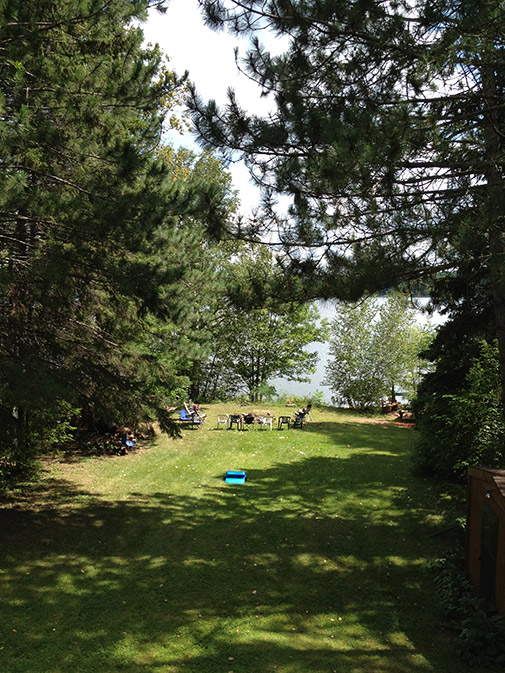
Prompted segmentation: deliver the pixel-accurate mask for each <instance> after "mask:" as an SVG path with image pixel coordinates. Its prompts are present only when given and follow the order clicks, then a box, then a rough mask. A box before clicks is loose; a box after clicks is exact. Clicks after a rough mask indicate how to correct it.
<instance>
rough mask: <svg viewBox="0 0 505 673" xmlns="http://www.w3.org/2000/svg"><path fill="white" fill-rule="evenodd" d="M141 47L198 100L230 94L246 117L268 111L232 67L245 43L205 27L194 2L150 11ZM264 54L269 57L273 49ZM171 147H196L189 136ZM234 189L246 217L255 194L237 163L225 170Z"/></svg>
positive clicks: (220, 99)
mask: <svg viewBox="0 0 505 673" xmlns="http://www.w3.org/2000/svg"><path fill="white" fill-rule="evenodd" d="M142 28H143V31H144V35H145V39H146V41H147V42H152V43H158V44H159V45H160V47H161V48H162V50H163V52H164V53H165V54H166V56H167V57H168V58H169V66H170V67H171V68H172V69H173V70H175V72H176V73H177V74H179V75H182V74H183V73H184V72H185V71H186V70H187V71H188V72H189V78H190V80H191V81H192V82H194V83H195V84H196V87H197V90H198V92H199V94H200V95H201V97H202V98H203V99H204V100H210V99H214V100H216V102H217V103H219V104H224V103H225V102H226V100H227V99H226V92H227V90H228V88H232V89H234V90H235V91H236V93H237V99H238V101H239V103H240V104H241V105H242V106H243V107H244V108H245V109H246V110H248V111H249V112H252V111H254V112H258V113H265V112H268V110H270V109H272V104H271V103H269V102H268V99H267V98H261V97H260V95H259V87H257V86H256V85H255V84H254V83H253V82H251V81H250V80H249V79H248V78H247V77H246V76H245V75H243V74H241V73H240V72H239V70H238V68H237V65H236V63H235V52H234V50H235V47H238V48H239V52H240V53H241V54H245V52H246V49H247V40H246V39H245V38H239V37H237V36H234V35H230V34H228V33H227V32H225V31H219V32H216V31H213V30H211V29H210V28H208V27H207V26H205V23H204V20H203V17H202V14H201V11H200V8H199V6H198V2H197V0H170V3H169V5H168V9H167V11H166V13H165V14H160V13H158V12H156V11H152V12H151V14H150V18H149V20H148V21H147V23H145V24H143V26H142ZM269 48H270V49H271V50H272V51H273V50H274V48H275V43H274V42H273V41H272V42H271V43H270V44H269ZM169 140H170V142H171V144H174V145H178V144H182V145H184V146H185V147H189V148H190V149H193V150H195V151H198V146H197V144H196V142H195V140H194V138H193V136H192V135H191V134H189V133H188V134H185V135H184V136H183V137H181V136H179V135H176V134H173V135H171V136H170V138H169ZM229 170H230V173H231V174H232V178H233V182H234V187H235V189H237V190H238V191H239V195H240V199H241V203H242V207H241V210H242V212H243V213H244V214H247V213H249V212H250V211H251V209H252V208H253V207H254V206H255V205H256V204H257V202H258V192H257V190H256V188H255V187H254V185H252V183H251V181H250V178H249V173H248V171H247V169H246V167H245V166H244V165H243V164H242V163H234V164H231V165H230V167H229Z"/></svg>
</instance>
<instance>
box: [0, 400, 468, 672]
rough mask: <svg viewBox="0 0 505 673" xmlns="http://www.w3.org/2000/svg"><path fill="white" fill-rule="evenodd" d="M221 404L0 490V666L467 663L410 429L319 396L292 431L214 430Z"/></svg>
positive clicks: (158, 668) (423, 666)
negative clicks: (230, 481)
mask: <svg viewBox="0 0 505 673" xmlns="http://www.w3.org/2000/svg"><path fill="white" fill-rule="evenodd" d="M223 409H224V407H221V406H217V405H215V406H210V407H208V408H207V409H205V411H206V412H207V413H208V419H207V421H206V423H205V425H204V427H203V428H201V429H199V430H191V429H186V430H184V437H183V439H182V440H169V439H168V438H166V437H159V438H158V439H157V440H156V442H155V443H154V445H150V446H147V447H145V448H143V449H140V450H139V451H136V452H135V453H130V455H128V456H115V457H107V458H103V457H102V458H81V459H77V460H73V461H54V462H49V463H48V464H47V465H46V467H45V471H44V476H43V479H42V481H41V482H40V484H38V485H37V486H36V487H35V489H32V490H28V491H26V492H22V491H19V492H17V493H16V494H14V497H15V499H11V500H10V501H8V502H5V503H4V506H3V508H2V509H0V526H1V527H0V541H1V551H0V600H1V605H2V608H1V621H0V670H1V671H2V673H28V672H29V673H116V672H124V673H213V672H216V673H228V672H229V671H233V673H267V672H273V671H277V672H278V673H333V672H334V671H336V672H338V673H406V672H407V671H408V672H409V673H424V672H426V671H433V672H436V673H453V671H454V670H459V671H465V670H466V669H465V666H464V665H463V664H462V663H461V662H460V661H458V660H457V659H455V657H454V655H453V653H452V650H451V644H450V638H449V636H448V634H446V633H445V632H444V629H443V628H442V627H441V624H440V620H439V618H438V616H437V609H436V605H435V601H434V598H433V596H432V586H431V575H430V570H429V568H428V560H429V558H430V557H432V556H433V555H436V554H437V553H438V551H439V550H438V549H437V546H438V545H440V544H442V542H443V536H430V535H431V534H432V533H434V532H435V531H437V530H441V529H443V528H444V527H446V526H447V521H444V513H443V512H441V511H439V509H438V505H439V499H440V497H441V495H440V493H438V492H437V491H436V489H435V487H434V485H433V484H432V482H430V481H429V480H424V479H422V478H418V477H413V476H412V474H411V471H410V469H411V466H410V454H411V449H412V444H413V440H414V436H415V432H414V431H413V430H412V429H411V428H407V427H402V426H398V425H395V424H393V423H384V422H378V421H377V422H370V421H368V422H364V421H363V419H360V418H358V417H355V416H352V415H349V414H346V413H343V412H342V413H338V412H335V411H331V410H319V409H315V410H314V411H313V413H312V417H313V420H312V422H310V423H309V424H308V425H307V426H306V427H304V428H303V430H293V429H291V430H286V429H284V430H282V431H277V430H273V431H270V430H264V431H261V430H248V431H244V432H239V431H237V430H235V429H234V430H231V431H226V430H224V429H222V428H221V429H220V430H217V429H216V425H215V417H216V414H217V413H218V412H220V411H223ZM227 410H228V411H232V410H233V407H232V406H228V407H227ZM275 412H276V413H279V412H282V413H285V412H286V410H285V409H277V410H275ZM228 469H245V470H246V471H247V474H248V481H247V483H246V484H245V485H243V486H237V485H235V486H234V485H227V484H225V483H224V482H223V479H222V478H223V474H224V472H225V471H226V470H228Z"/></svg>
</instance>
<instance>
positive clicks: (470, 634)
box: [433, 547, 505, 670]
mask: <svg viewBox="0 0 505 673" xmlns="http://www.w3.org/2000/svg"><path fill="white" fill-rule="evenodd" d="M433 568H434V570H435V572H436V574H435V587H436V591H437V597H438V601H439V605H440V609H441V611H442V614H443V616H444V617H445V619H446V620H447V622H448V625H449V626H450V627H451V628H452V629H453V630H454V631H455V633H456V636H455V640H454V646H455V650H456V652H457V654H458V656H459V657H461V659H463V660H465V661H466V662H468V663H469V664H479V665H485V666H488V667H493V668H494V667H496V668H500V669H501V670H502V669H503V664H504V663H505V618H503V617H502V616H501V615H500V614H498V612H497V610H496V607H495V606H494V605H491V604H488V603H487V602H486V601H484V600H483V599H482V598H478V597H477V596H476V595H475V589H474V587H473V585H472V584H471V583H470V581H469V580H468V578H467V576H466V572H465V567H464V554H463V549H462V548H460V547H458V548H457V549H454V550H452V551H451V552H449V553H448V554H447V555H446V556H445V557H444V558H442V559H438V560H437V561H435V562H434V563H433Z"/></svg>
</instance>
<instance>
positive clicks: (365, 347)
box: [325, 295, 430, 411]
mask: <svg viewBox="0 0 505 673" xmlns="http://www.w3.org/2000/svg"><path fill="white" fill-rule="evenodd" d="M427 338H430V333H429V330H423V329H422V328H421V327H419V326H418V325H417V324H416V322H415V314H414V310H413V309H412V307H410V306H409V304H408V298H407V297H405V296H401V295H391V296H389V297H388V298H387V299H386V300H385V301H384V303H382V304H380V303H379V301H378V300H377V299H368V300H364V301H361V302H359V303H356V304H340V305H339V306H338V309H337V313H336V316H335V319H334V321H333V323H332V334H331V338H330V351H329V352H330V360H329V362H328V366H327V372H326V379H325V384H326V385H328V386H329V387H330V388H332V390H333V391H334V392H335V395H336V400H337V402H338V403H340V404H342V403H345V404H349V405H350V406H352V407H355V408H358V409H361V410H362V411H364V410H372V409H376V408H378V407H380V404H381V400H382V399H383V398H384V397H389V396H394V392H395V390H399V389H401V390H402V392H404V391H406V392H407V394H408V395H409V396H410V397H411V396H412V395H413V393H414V392H415V390H416V387H417V383H418V379H419V377H420V372H421V371H422V369H423V364H422V360H421V359H420V358H419V353H420V352H421V350H422V349H423V347H424V345H425V343H426V339H427Z"/></svg>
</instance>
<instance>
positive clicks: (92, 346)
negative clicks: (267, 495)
mask: <svg viewBox="0 0 505 673" xmlns="http://www.w3.org/2000/svg"><path fill="white" fill-rule="evenodd" d="M151 6H153V3H152V2H151V0H135V2H130V1H129V0H112V1H111V2H107V3H105V4H103V3H100V2H96V0H63V1H61V2H60V1H58V2H57V1H55V0H48V1H47V2H38V1H35V0H27V1H26V2H23V3H19V2H17V1H16V0H7V2H4V3H1V5H0V53H1V54H2V58H1V59H0V108H1V115H0V165H1V166H2V170H1V171H0V223H1V236H0V298H1V301H0V404H1V409H0V411H1V413H2V418H3V419H4V425H3V428H2V432H3V434H4V436H6V437H9V438H10V439H9V440H8V441H7V440H5V441H4V442H3V445H2V447H1V448H0V456H5V460H7V461H8V462H9V463H11V462H12V460H15V461H16V462H17V464H18V465H19V466H20V465H21V464H22V463H23V462H29V461H31V460H32V458H33V455H34V453H36V452H37V451H38V450H44V449H45V447H46V445H47V442H49V443H51V442H52V441H54V440H55V439H57V437H58V436H60V435H58V432H59V429H61V427H62V418H63V417H64V416H65V413H63V417H62V416H61V410H62V408H63V407H62V405H67V406H69V407H71V408H77V407H79V408H81V409H82V415H83V418H82V419H81V422H83V423H86V424H88V425H89V426H90V427H93V426H94V425H96V424H97V423H98V422H100V421H104V420H105V421H117V422H125V421H126V422H128V423H129V424H130V425H134V424H135V423H137V422H140V421H142V420H155V419H158V420H160V421H161V422H162V425H163V427H165V428H167V429H170V427H171V422H170V420H169V419H167V418H166V413H165V412H166V409H167V407H168V406H169V405H170V404H171V403H173V402H174V401H176V400H178V399H180V398H181V397H185V396H186V392H185V391H186V389H187V387H188V385H189V379H188V378H187V377H186V376H185V369H186V368H187V364H188V362H189V361H191V359H192V358H193V357H195V355H196V353H198V351H199V350H201V349H203V348H205V344H206V343H207V342H208V340H209V337H210V334H209V329H208V316H206V315H205V312H204V311H200V312H198V311H195V304H197V302H198V300H199V298H201V297H202V296H205V292H206V291H207V290H208V289H209V288H210V287H211V286H212V284H213V283H214V279H215V273H214V268H213V264H212V260H210V259H208V258H205V259H204V256H203V255H202V249H203V248H204V246H205V239H206V237H205V235H204V227H205V225H206V224H209V228H211V227H210V223H212V227H213V228H218V227H219V223H220V221H221V219H222V218H224V217H226V214H227V213H228V212H229V209H230V208H231V200H230V198H229V194H228V193H227V184H228V183H227V182H226V179H224V180H220V178H219V169H220V167H221V166H220V165H219V166H218V167H216V166H215V165H213V164H212V162H211V160H210V159H208V158H207V159H206V161H207V168H208V170H207V173H208V172H209V171H210V170H211V169H212V170H213V171H214V172H213V177H212V179H208V180H205V179H204V178H205V175H204V173H205V172H204V170H203V168H202V169H200V168H198V170H197V168H196V167H195V171H196V172H197V173H198V175H196V176H195V177H194V178H192V179H191V176H190V179H186V180H182V179H181V176H180V174H179V173H178V172H177V171H176V170H175V167H174V165H173V164H170V163H169V162H168V160H165V159H164V158H163V156H161V157H160V151H159V148H160V144H161V138H162V133H163V128H164V126H163V123H164V119H165V118H167V117H168V116H169V113H170V107H169V106H170V104H171V103H170V101H172V102H173V101H176V100H177V97H178V94H179V92H180V88H181V87H182V86H183V84H182V83H181V82H180V81H179V80H178V79H177V78H176V77H175V76H174V74H173V73H170V72H169V71H168V70H167V68H166V65H165V62H164V59H163V58H162V56H161V53H160V51H159V49H158V47H147V48H146V47H144V45H143V34H142V31H141V29H140V28H139V21H142V20H143V19H145V17H146V14H147V10H148V8H149V7H151ZM202 162H203V163H205V162H204V160H202ZM197 163H198V162H197ZM190 168H191V166H190ZM216 176H217V177H216ZM209 291H210V290H209ZM13 409H17V410H18V413H17V416H14V415H13V414H12V410H13ZM63 434H65V433H63ZM25 457H26V460H25Z"/></svg>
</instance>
